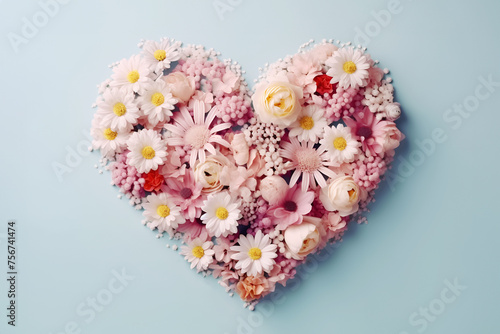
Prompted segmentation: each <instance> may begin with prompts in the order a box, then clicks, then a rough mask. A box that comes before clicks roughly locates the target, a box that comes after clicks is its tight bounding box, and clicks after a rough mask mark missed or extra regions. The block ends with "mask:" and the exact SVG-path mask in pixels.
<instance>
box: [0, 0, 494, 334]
mask: <svg viewBox="0 0 500 334" xmlns="http://www.w3.org/2000/svg"><path fill="white" fill-rule="evenodd" d="M499 10H500V3H499V2H498V1H494V0H481V1H476V2H469V1H464V0H460V1H455V2H448V1H434V2H431V1H428V0H413V1H411V0H400V1H397V0H389V1H387V0H375V1H373V0H372V1H368V0H357V1H344V2H338V1H328V2H327V1H319V0H311V1H299V0H296V1H295V0H294V1H264V0H254V1H245V0H216V1H212V0H210V1H200V0H198V1H194V0H185V1H156V0H155V1H153V0H145V1H132V0H121V1H118V0H108V1H96V0H88V1H78V0H73V1H69V0H64V1H63V0H58V1H57V2H55V0H54V1H51V0H41V1H33V0H27V1H22V2H21V1H13V0H3V1H0V22H2V23H1V24H0V27H1V28H0V29H1V30H0V31H1V32H0V36H1V39H0V44H1V46H0V52H1V53H0V56H1V58H0V60H1V62H0V69H1V70H0V73H1V74H2V78H3V80H2V81H1V83H0V85H1V88H2V89H1V91H2V94H1V96H2V104H3V105H2V124H3V127H2V131H1V134H0V147H1V152H2V155H1V156H2V158H1V162H2V164H1V167H0V171H1V173H0V175H1V176H0V184H1V190H0V199H1V201H0V203H1V204H0V208H1V210H0V264H1V265H0V267H2V276H1V277H2V279H1V280H0V282H1V283H0V303H1V307H0V309H1V310H2V311H1V316H0V319H2V320H0V332H1V333H23V334H24V333H43V334H49V333H53V334H56V333H58V334H59V333H93V334H94V333H95V334H100V333H124V334H126V333H138V332H148V333H165V332H169V333H207V334H209V333H210V334H211V333H228V334H229V333H263V334H268V333H298V332H306V331H307V332H312V333H343V334H359V333H391V334H392V333H394V334H405V333H406V334H413V333H424V332H425V333H429V334H432V333H441V334H443V333H472V332H484V333H494V332H498V330H499V329H500V325H499V324H498V321H497V320H496V318H497V315H498V312H499V311H500V304H499V302H498V300H500V288H499V285H498V282H499V278H500V266H499V263H498V254H499V251H500V245H499V243H498V241H497V236H498V234H499V233H500V225H499V220H498V214H497V210H496V208H497V206H498V200H499V199H500V196H499V194H498V186H499V185H500V184H499V182H498V178H497V176H496V175H497V170H498V168H497V165H498V162H499V161H500V160H499V159H498V156H497V153H498V145H497V143H498V140H499V139H500V136H499V134H498V129H497V128H498V124H497V122H500V116H499V113H498V105H499V103H500V67H499V59H500V42H499V40H498V38H497V33H498V31H499V29H500V23H499V22H498V20H497V14H498V12H499ZM44 13H45V14H44ZM163 36H168V37H172V38H175V39H177V40H181V41H183V42H185V43H196V44H203V45H205V46H206V47H208V48H215V49H216V50H218V51H220V52H221V54H222V55H221V56H222V57H223V58H232V59H234V60H237V61H239V62H240V64H241V65H242V66H243V68H244V69H245V70H246V78H247V80H248V81H249V82H250V83H252V82H253V80H254V79H255V78H257V77H258V68H259V66H263V65H264V64H265V63H266V62H273V61H275V60H276V59H278V58H281V57H284V56H285V55H287V54H293V53H295V52H296V51H297V48H298V47H299V46H300V45H301V44H302V43H304V42H307V41H308V40H310V39H311V38H313V39H315V40H321V39H323V38H327V39H330V38H332V39H335V40H337V39H339V40H342V41H349V40H351V41H352V40H354V41H355V42H356V43H363V44H365V45H367V46H368V51H369V52H370V53H371V54H372V56H373V57H374V58H375V59H379V60H380V61H381V66H382V67H388V68H389V69H390V70H391V73H390V75H391V77H392V78H393V79H394V85H395V87H396V98H397V100H398V101H399V102H400V103H401V104H402V109H403V113H404V116H403V117H402V118H401V119H400V120H399V121H398V122H399V123H398V124H399V126H400V127H401V129H402V130H403V132H404V133H405V134H406V136H407V139H406V140H405V142H404V144H403V145H402V147H400V149H398V151H397V158H396V162H395V164H394V168H393V170H392V176H393V178H392V179H391V180H392V181H391V182H383V183H382V186H381V188H380V189H379V190H378V192H377V202H376V203H374V204H373V205H372V206H371V209H372V212H371V213H369V214H368V216H367V217H368V220H369V224H368V225H361V226H353V225H351V226H352V228H351V229H350V230H349V231H348V233H347V234H346V235H345V238H344V242H343V243H342V244H341V245H340V247H338V248H335V249H334V250H333V252H332V254H331V255H325V256H322V257H321V258H322V260H321V261H319V260H317V261H316V262H315V263H311V265H310V266H309V267H308V268H307V270H302V272H301V274H300V277H301V278H299V279H298V280H297V281H296V283H295V284H293V285H292V286H290V287H289V288H286V289H283V290H282V291H280V292H282V295H281V298H280V299H278V300H275V301H272V300H271V299H268V301H267V303H266V304H265V305H264V306H265V307H262V308H261V309H259V307H257V309H256V311H254V312H251V311H249V310H248V309H245V308H243V307H242V303H241V301H240V300H239V299H238V298H237V297H236V296H235V297H233V298H230V297H229V296H228V295H227V294H226V293H224V290H223V289H222V288H220V287H219V286H218V285H217V282H216V281H215V280H214V279H211V278H203V277H202V276H201V275H196V274H195V272H194V271H191V270H189V266H188V264H187V263H186V262H185V261H184V259H183V258H182V257H181V256H180V255H179V254H178V252H175V251H173V250H172V249H171V248H167V247H166V246H165V245H166V244H167V243H169V244H171V245H172V244H173V242H172V241H170V240H168V238H163V239H156V238H155V234H154V233H153V232H151V231H149V230H148V229H147V228H145V227H144V226H142V225H141V224H140V221H141V214H140V212H137V211H135V210H134V209H133V208H132V207H131V206H130V205H129V204H128V202H127V201H126V200H125V199H121V200H119V199H117V194H118V193H117V189H116V188H113V187H111V186H110V185H109V183H110V175H109V173H107V172H104V173H103V174H102V175H101V174H98V170H99V169H95V168H94V165H95V164H97V163H98V160H99V156H98V153H97V152H94V153H92V154H89V153H88V152H86V151H85V148H86V144H85V143H86V141H87V140H88V139H87V138H88V136H87V133H88V130H89V128H90V120H91V118H92V113H93V110H92V109H91V108H90V106H91V104H92V103H93V102H94V99H95V97H96V96H97V89H96V84H97V83H99V82H101V81H102V80H104V79H105V78H107V77H108V76H109V75H110V73H111V70H110V69H108V67H107V65H109V64H111V63H112V62H114V61H117V60H120V59H122V58H124V57H129V56H130V55H132V54H134V53H137V52H138V49H137V47H136V44H137V43H138V42H139V40H140V39H141V38H147V39H159V38H161V37H163ZM70 156H72V157H70ZM67 159H68V160H67ZM68 161H69V163H68ZM54 163H56V164H57V163H60V164H64V165H66V166H68V168H69V169H70V170H71V171H68V172H67V173H64V174H63V175H59V177H58V175H57V173H56V172H55V171H54ZM9 219H15V220H16V221H17V249H18V250H17V252H18V262H17V269H18V272H19V276H18V281H17V292H18V295H17V318H16V327H12V326H9V325H7V320H8V319H7V317H6V314H7V310H6V308H7V305H8V298H7V290H8V286H7V281H6V279H5V278H4V275H5V273H6V272H7V268H6V257H7V253H6V248H7V239H6V238H7V221H8V220H9Z"/></svg>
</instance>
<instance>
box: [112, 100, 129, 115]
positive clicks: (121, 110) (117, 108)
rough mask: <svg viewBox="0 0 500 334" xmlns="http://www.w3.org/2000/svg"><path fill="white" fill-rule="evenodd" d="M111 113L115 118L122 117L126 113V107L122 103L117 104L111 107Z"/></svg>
mask: <svg viewBox="0 0 500 334" xmlns="http://www.w3.org/2000/svg"><path fill="white" fill-rule="evenodd" d="M113 112H114V113H115V115H116V116H123V115H125V113H126V112H127V107H125V105H124V104H123V103H121V102H118V103H116V104H115V105H114V106H113Z"/></svg>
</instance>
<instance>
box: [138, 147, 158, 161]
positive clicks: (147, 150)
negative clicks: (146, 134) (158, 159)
mask: <svg viewBox="0 0 500 334" xmlns="http://www.w3.org/2000/svg"><path fill="white" fill-rule="evenodd" d="M141 154H142V156H143V157H144V159H148V160H150V159H153V158H154V157H155V155H156V152H155V150H154V149H153V148H152V147H151V146H146V147H144V148H143V149H142V151H141Z"/></svg>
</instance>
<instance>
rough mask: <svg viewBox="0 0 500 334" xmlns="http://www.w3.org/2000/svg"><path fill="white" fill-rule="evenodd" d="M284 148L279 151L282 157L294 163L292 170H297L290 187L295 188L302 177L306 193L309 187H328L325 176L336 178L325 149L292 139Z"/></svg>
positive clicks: (303, 189)
mask: <svg viewBox="0 0 500 334" xmlns="http://www.w3.org/2000/svg"><path fill="white" fill-rule="evenodd" d="M282 146H283V148H282V149H280V150H279V153H280V155H281V156H282V157H284V158H286V159H288V160H290V161H291V162H292V165H291V169H295V171H294V172H293V174H292V177H291V179H290V187H293V186H294V185H295V184H296V183H297V181H298V179H299V177H300V176H301V175H302V191H304V192H306V191H307V190H308V189H309V185H312V187H313V188H315V187H316V182H317V183H318V184H319V186H320V187H326V181H325V178H324V177H323V174H324V175H326V176H328V177H335V176H336V175H335V173H334V172H333V171H332V170H330V169H329V168H328V166H331V163H330V162H329V161H328V157H327V156H326V155H325V150H324V149H320V150H318V149H315V148H314V143H312V142H310V141H308V142H307V143H300V142H299V141H298V140H297V138H290V142H282Z"/></svg>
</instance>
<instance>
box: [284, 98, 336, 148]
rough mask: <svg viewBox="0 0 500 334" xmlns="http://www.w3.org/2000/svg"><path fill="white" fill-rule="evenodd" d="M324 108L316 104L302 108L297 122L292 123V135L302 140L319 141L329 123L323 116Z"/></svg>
mask: <svg viewBox="0 0 500 334" xmlns="http://www.w3.org/2000/svg"><path fill="white" fill-rule="evenodd" d="M324 114H325V111H324V109H322V108H318V107H317V106H316V105H309V106H307V107H305V108H302V111H301V114H300V115H299V117H298V118H297V120H296V121H295V122H293V123H292V124H291V125H290V133H289V135H290V137H297V139H298V140H299V141H301V142H305V141H308V140H309V141H311V142H313V143H317V142H318V140H319V138H320V137H321V136H322V134H323V129H324V128H325V126H327V125H328V123H327V122H326V119H325V118H324V117H323V116H324Z"/></svg>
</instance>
